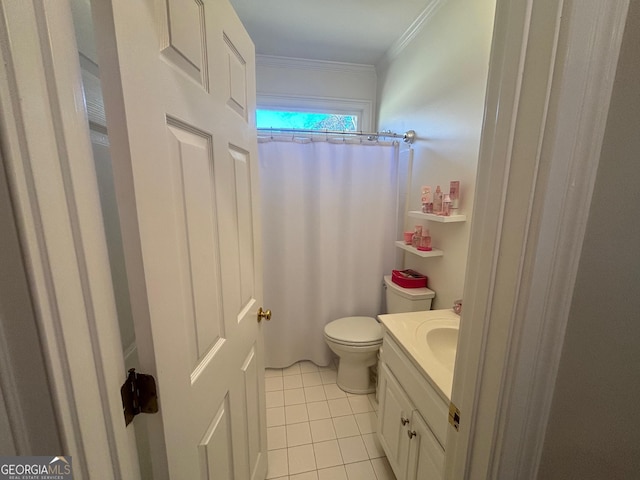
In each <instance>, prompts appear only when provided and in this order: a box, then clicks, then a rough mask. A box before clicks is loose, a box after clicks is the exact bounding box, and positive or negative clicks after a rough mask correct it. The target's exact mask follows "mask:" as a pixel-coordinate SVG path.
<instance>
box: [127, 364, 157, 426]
mask: <svg viewBox="0 0 640 480" xmlns="http://www.w3.org/2000/svg"><path fill="white" fill-rule="evenodd" d="M120 395H121V396H122V409H123V412H124V422H125V424H126V425H129V424H130V423H131V422H132V421H133V417H135V416H136V415H138V414H139V413H156V412H157V411H158V393H157V391H156V380H155V378H153V376H151V375H146V374H144V373H136V369H135V368H132V369H130V370H129V376H128V377H127V380H126V381H125V382H124V384H123V385H122V388H120Z"/></svg>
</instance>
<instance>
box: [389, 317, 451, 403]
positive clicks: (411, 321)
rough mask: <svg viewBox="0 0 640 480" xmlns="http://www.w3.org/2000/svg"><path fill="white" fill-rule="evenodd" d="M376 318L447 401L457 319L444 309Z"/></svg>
mask: <svg viewBox="0 0 640 480" xmlns="http://www.w3.org/2000/svg"><path fill="white" fill-rule="evenodd" d="M378 318H379V319H380V321H381V322H382V325H383V326H384V328H385V330H386V331H387V332H389V334H390V335H391V336H392V337H393V338H394V340H396V341H397V342H398V344H399V345H400V346H401V347H402V348H403V349H404V350H405V352H406V353H407V355H408V356H409V358H410V359H411V360H412V361H413V363H414V364H415V365H416V367H418V368H419V369H420V370H421V371H422V373H423V374H424V375H425V376H426V377H428V379H430V380H431V383H432V384H433V385H434V386H435V387H436V388H437V389H438V390H440V393H441V394H443V395H444V396H445V397H446V399H447V400H450V399H451V386H452V384H453V367H454V363H455V352H456V346H457V333H458V328H459V326H460V317H459V316H458V315H457V314H456V313H454V311H453V310H451V309H447V310H429V311H424V312H407V313H393V314H388V315H379V316H378Z"/></svg>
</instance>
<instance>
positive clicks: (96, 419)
mask: <svg viewBox="0 0 640 480" xmlns="http://www.w3.org/2000/svg"><path fill="white" fill-rule="evenodd" d="M0 23H2V28H1V29H0V57H1V58H0V60H2V62H3V65H5V66H6V68H3V69H0V107H1V108H0V112H1V113H0V146H1V148H2V157H3V160H4V161H3V168H4V169H5V171H6V174H7V178H8V183H9V189H10V194H11V199H12V203H13V209H14V215H15V218H16V223H17V226H18V231H19V236H20V244H21V249H22V254H23V259H24V263H25V269H26V271H27V276H28V282H29V288H30V291H31V298H32V303H33V307H34V310H35V313H36V318H37V322H38V329H39V335H40V343H41V348H42V350H43V354H44V357H45V363H46V365H47V374H48V377H49V385H50V389H51V392H52V393H51V397H52V398H51V403H52V404H53V405H55V409H56V412H57V421H58V426H57V428H58V432H57V433H58V434H59V436H60V438H61V440H62V448H63V449H64V452H48V453H51V454H52V455H56V454H61V453H62V454H64V455H71V456H72V458H73V465H74V478H79V479H88V478H90V474H91V475H92V476H95V475H98V476H100V478H105V479H122V478H127V479H129V478H131V479H136V478H140V477H139V467H138V456H137V451H136V447H135V445H136V444H135V437H134V431H133V429H132V428H129V429H125V428H124V419H123V414H122V401H121V399H120V385H121V384H122V383H123V382H124V379H125V377H126V372H125V369H124V359H123V355H122V348H121V345H120V334H119V328H118V323H117V316H116V309H115V301H114V296H113V288H112V285H111V273H110V268H109V263H108V256H107V248H106V237H105V233H104V227H103V224H102V214H101V210H100V203H99V202H100V200H99V197H98V188H97V182H96V174H95V168H94V165H93V160H92V158H93V155H92V151H91V143H90V140H89V129H88V122H87V118H86V113H85V106H84V98H83V89H82V80H81V76H80V66H79V59H78V51H77V47H76V41H75V34H74V28H73V22H72V17H71V8H70V6H69V4H68V3H67V2H60V1H59V0H44V1H39V2H24V1H21V0H1V3H0ZM10 368H15V365H14V366H13V367H10Z"/></svg>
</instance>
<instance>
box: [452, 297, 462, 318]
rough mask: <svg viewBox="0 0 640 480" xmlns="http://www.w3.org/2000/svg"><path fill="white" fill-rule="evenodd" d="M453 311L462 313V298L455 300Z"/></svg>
mask: <svg viewBox="0 0 640 480" xmlns="http://www.w3.org/2000/svg"><path fill="white" fill-rule="evenodd" d="M453 311H454V312H456V313H457V314H458V315H460V312H462V299H460V300H455V301H454V302H453Z"/></svg>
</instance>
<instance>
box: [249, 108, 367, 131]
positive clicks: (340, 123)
mask: <svg viewBox="0 0 640 480" xmlns="http://www.w3.org/2000/svg"><path fill="white" fill-rule="evenodd" d="M256 127H257V128H274V129H280V128H283V129H296V130H318V131H323V130H338V131H344V132H357V131H358V130H359V129H358V115H357V114H344V113H336V112H307V111H286V110H275V109H260V108H258V109H257V110H256Z"/></svg>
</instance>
